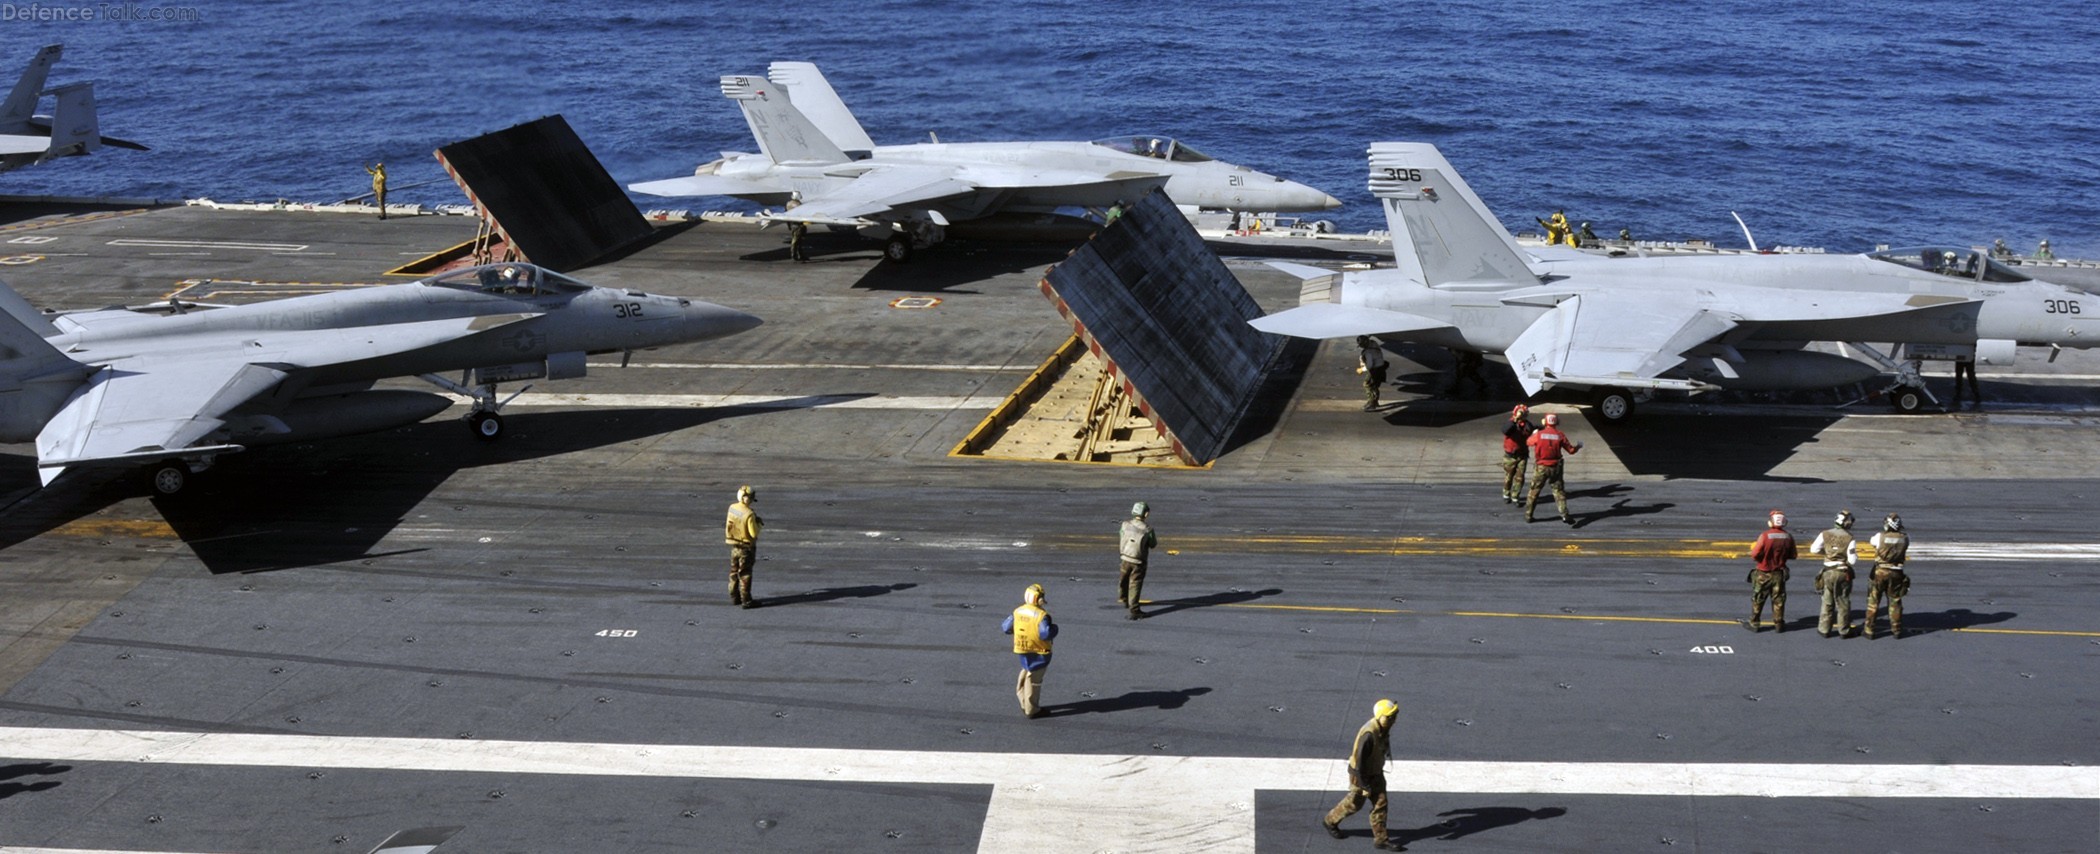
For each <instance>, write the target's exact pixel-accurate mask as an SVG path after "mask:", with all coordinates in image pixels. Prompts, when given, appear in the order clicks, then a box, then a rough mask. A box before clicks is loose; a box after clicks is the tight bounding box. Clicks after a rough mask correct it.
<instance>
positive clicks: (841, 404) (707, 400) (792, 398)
mask: <svg viewBox="0 0 2100 854" xmlns="http://www.w3.org/2000/svg"><path fill="white" fill-rule="evenodd" d="M448 396H449V397H451V398H452V399H453V400H455V401H458V402H460V403H470V402H472V399H471V398H466V397H461V396H459V395H456V394H455V395H448ZM1001 399H1003V398H1002V397H977V396H974V395H948V396H942V395H928V396H891V395H870V396H861V395H852V394H813V395H792V394H555V393H547V394H541V393H537V392H528V393H526V394H521V395H518V398H517V399H516V400H513V401H511V402H510V403H508V404H505V405H504V408H505V409H509V408H511V407H514V406H581V407H591V406H602V407H624V408H630V409H640V408H665V407H742V408H747V409H932V410H940V411H948V410H955V409H990V408H992V407H993V406H996V405H997V404H998V402H999V400H1001Z"/></svg>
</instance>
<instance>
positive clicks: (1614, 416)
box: [1593, 388, 1633, 424]
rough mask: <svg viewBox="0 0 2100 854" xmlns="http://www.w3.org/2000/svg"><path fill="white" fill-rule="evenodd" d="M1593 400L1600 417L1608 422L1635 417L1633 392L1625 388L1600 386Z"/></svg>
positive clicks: (1615, 422)
mask: <svg viewBox="0 0 2100 854" xmlns="http://www.w3.org/2000/svg"><path fill="white" fill-rule="evenodd" d="M1593 402H1594V403H1595V404H1596V407H1597V415H1598V417H1600V418H1603V419H1604V420H1605V421H1607V422H1610V423H1613V424H1617V423H1619V422H1621V421H1625V420H1626V419H1628V418H1632V417H1633V392H1630V391H1627V390H1625V389H1623V388H1600V389H1598V390H1597V394H1596V397H1595V399H1594V401H1593Z"/></svg>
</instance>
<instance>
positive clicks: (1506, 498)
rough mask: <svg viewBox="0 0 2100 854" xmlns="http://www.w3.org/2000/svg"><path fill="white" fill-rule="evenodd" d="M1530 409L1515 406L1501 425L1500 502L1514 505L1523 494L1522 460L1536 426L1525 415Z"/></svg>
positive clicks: (1519, 405)
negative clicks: (1507, 419) (1507, 421)
mask: <svg viewBox="0 0 2100 854" xmlns="http://www.w3.org/2000/svg"><path fill="white" fill-rule="evenodd" d="M1530 411H1531V407H1528V406H1525V405H1524V404H1521V403H1519V404H1517V405H1516V408H1514V409H1511V410H1510V411H1509V423H1507V424H1504V425H1502V501H1503V502H1504V503H1506V504H1515V503H1517V502H1518V501H1519V500H1521V499H1522V498H1523V497H1524V496H1523V494H1522V493H1523V492H1524V458H1525V452H1526V451H1527V449H1529V448H1530V447H1531V446H1530V444H1529V442H1530V441H1531V434H1532V433H1534V432H1536V431H1537V430H1538V429H1539V428H1538V425H1536V424H1533V423H1531V416H1529V415H1528V414H1526V413H1529V412H1530Z"/></svg>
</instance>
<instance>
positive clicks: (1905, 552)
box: [1865, 513, 1910, 639]
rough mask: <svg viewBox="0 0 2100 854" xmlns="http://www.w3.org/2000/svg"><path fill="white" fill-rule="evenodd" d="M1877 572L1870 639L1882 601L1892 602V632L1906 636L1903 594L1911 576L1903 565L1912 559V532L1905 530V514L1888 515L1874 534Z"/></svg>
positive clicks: (1870, 590)
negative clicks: (1904, 569) (1904, 631)
mask: <svg viewBox="0 0 2100 854" xmlns="http://www.w3.org/2000/svg"><path fill="white" fill-rule="evenodd" d="M1872 542H1873V543H1874V575H1873V580H1872V584H1873V586H1872V587H1869V588H1867V625H1866V629H1865V631H1866V633H1867V637H1868V638H1869V639H1872V638H1873V637H1874V612H1875V611H1876V610H1877V608H1878V606H1879V605H1880V604H1881V602H1882V600H1884V599H1885V600H1888V603H1889V634H1890V635H1891V636H1893V637H1898V638H1900V637H1903V596H1904V594H1907V593H1909V592H1910V576H1909V575H1907V574H1905V573H1904V571H1903V564H1904V563H1905V562H1907V561H1908V560H1909V559H1910V535H1909V534H1906V533H1904V532H1903V517H1901V516H1898V515H1896V514H1894V513H1890V514H1889V518H1888V519H1887V521H1884V522H1882V523H1881V533H1879V534H1875V535H1874V539H1873V541H1872Z"/></svg>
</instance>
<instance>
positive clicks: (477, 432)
mask: <svg viewBox="0 0 2100 854" xmlns="http://www.w3.org/2000/svg"><path fill="white" fill-rule="evenodd" d="M467 429H468V430H471V431H473V433H474V436H475V438H478V439H480V440H481V441H484V442H493V441H496V440H497V439H500V438H502V437H503V416H501V415H497V414H496V413H494V412H476V413H474V414H472V415H469V416H467Z"/></svg>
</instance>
